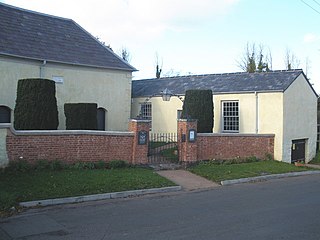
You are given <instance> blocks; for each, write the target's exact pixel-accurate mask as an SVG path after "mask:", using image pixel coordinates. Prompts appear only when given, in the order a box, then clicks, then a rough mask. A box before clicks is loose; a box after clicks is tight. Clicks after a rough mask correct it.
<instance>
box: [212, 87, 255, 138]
mask: <svg viewBox="0 0 320 240" xmlns="http://www.w3.org/2000/svg"><path fill="white" fill-rule="evenodd" d="M223 101H239V111H240V120H239V121H240V126H239V132H240V133H255V121H256V107H255V94H251V93H246V94H221V95H214V97H213V103H214V127H213V131H214V132H215V133H222V132H223V126H222V124H223V123H222V115H223V113H222V110H223V109H222V102H223Z"/></svg>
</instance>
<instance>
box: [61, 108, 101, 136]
mask: <svg viewBox="0 0 320 240" xmlns="http://www.w3.org/2000/svg"><path fill="white" fill-rule="evenodd" d="M97 107H98V105H97V104H96V103H65V104H64V114H65V116H66V129H67V130H97Z"/></svg>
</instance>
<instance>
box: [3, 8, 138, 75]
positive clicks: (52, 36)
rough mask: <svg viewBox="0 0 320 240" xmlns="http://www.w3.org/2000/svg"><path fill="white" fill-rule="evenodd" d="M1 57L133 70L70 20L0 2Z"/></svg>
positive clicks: (133, 69)
mask: <svg viewBox="0 0 320 240" xmlns="http://www.w3.org/2000/svg"><path fill="white" fill-rule="evenodd" d="M0 54H2V55H6V56H15V57H22V58H27V59H34V60H41V61H43V60H46V61H49V62H50V61H51V62H58V63H67V64H73V65H83V66H92V67H100V68H109V69H121V70H127V71H136V69H135V68H134V67H132V66H131V65H129V64H128V63H126V62H125V61H123V60H122V59H121V58H120V57H118V56H117V55H116V54H115V53H113V52H112V51H111V50H109V49H108V48H107V47H105V46H103V45H102V44H101V43H100V42H99V41H97V40H96V39H95V38H94V37H93V36H92V35H91V34H90V33H88V32H87V31H86V30H84V29H83V28H82V27H80V26H79V25H78V24H77V23H76V22H74V21H73V20H72V19H66V18H60V17H55V16H51V15H46V14H42V13H37V12H33V11H29V10H25V9H21V8H17V7H13V6H10V5H7V4H3V3H0Z"/></svg>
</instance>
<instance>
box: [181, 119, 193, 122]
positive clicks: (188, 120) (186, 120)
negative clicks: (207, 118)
mask: <svg viewBox="0 0 320 240" xmlns="http://www.w3.org/2000/svg"><path fill="white" fill-rule="evenodd" d="M197 121H198V120H197V119H178V122H197Z"/></svg>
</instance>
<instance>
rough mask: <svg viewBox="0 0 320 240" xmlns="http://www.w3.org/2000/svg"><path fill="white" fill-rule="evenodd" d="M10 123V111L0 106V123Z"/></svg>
mask: <svg viewBox="0 0 320 240" xmlns="http://www.w3.org/2000/svg"><path fill="white" fill-rule="evenodd" d="M10 122H11V109H10V108H8V107H6V106H0V123H10Z"/></svg>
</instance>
